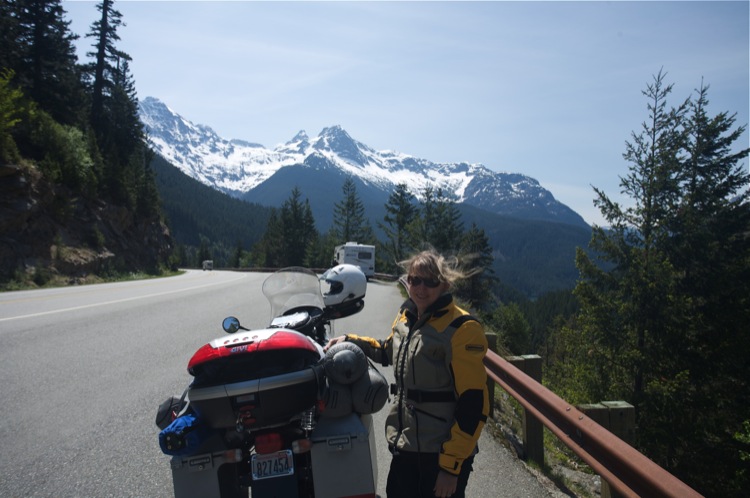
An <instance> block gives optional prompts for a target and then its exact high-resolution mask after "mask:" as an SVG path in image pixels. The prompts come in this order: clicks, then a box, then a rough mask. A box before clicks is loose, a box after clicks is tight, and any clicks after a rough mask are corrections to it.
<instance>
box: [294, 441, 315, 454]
mask: <svg viewBox="0 0 750 498" xmlns="http://www.w3.org/2000/svg"><path fill="white" fill-rule="evenodd" d="M311 449H312V441H311V440H309V439H307V438H305V439H297V440H296V441H292V453H295V454H297V455H299V454H300V453H307V452H308V451H310V450H311Z"/></svg>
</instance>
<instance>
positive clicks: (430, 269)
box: [398, 249, 482, 287]
mask: <svg viewBox="0 0 750 498" xmlns="http://www.w3.org/2000/svg"><path fill="white" fill-rule="evenodd" d="M398 265H399V266H400V267H401V268H403V270H404V271H405V272H406V273H405V274H404V276H406V275H410V274H411V275H414V274H418V275H423V276H429V277H431V278H435V279H437V280H439V281H441V282H447V283H448V284H449V285H450V286H451V287H452V286H453V285H455V283H456V282H458V281H459V280H462V279H464V278H469V277H472V276H474V275H476V274H477V273H480V272H481V271H482V270H481V268H473V269H471V270H466V269H465V268H463V267H462V262H461V260H460V259H459V258H458V257H456V256H443V255H442V254H440V253H439V252H437V251H436V250H435V249H426V250H424V251H422V252H419V253H417V254H415V255H413V256H411V257H410V258H408V259H405V260H403V261H400V262H399V263H398Z"/></svg>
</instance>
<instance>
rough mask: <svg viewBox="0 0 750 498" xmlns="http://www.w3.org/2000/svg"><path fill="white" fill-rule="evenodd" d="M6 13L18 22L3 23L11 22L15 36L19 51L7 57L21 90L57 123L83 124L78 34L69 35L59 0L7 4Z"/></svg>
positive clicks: (4, 8)
mask: <svg viewBox="0 0 750 498" xmlns="http://www.w3.org/2000/svg"><path fill="white" fill-rule="evenodd" d="M6 10H10V11H11V12H12V13H13V14H14V16H13V18H12V19H14V20H15V22H13V21H5V20H4V21H3V23H4V24H5V23H6V22H8V23H9V24H10V23H12V25H11V26H9V28H10V30H11V33H13V34H14V35H15V36H16V45H15V47H16V48H15V49H12V48H11V49H10V50H9V54H8V55H6V56H5V57H4V58H7V59H8V61H7V63H8V64H9V65H8V66H7V67H8V68H11V69H14V70H15V71H16V73H17V74H18V80H19V83H20V85H21V88H22V89H23V90H24V91H25V92H26V94H27V95H28V96H29V97H30V98H31V99H33V100H34V101H35V102H36V103H37V104H38V105H39V106H40V107H41V108H42V109H44V110H45V111H46V112H48V113H49V114H50V115H51V116H52V117H53V118H54V119H55V121H57V122H59V123H61V124H66V125H82V124H83V121H82V114H81V110H82V108H83V103H84V93H83V87H82V85H81V80H80V74H79V70H78V66H77V62H78V57H77V56H76V53H75V46H74V42H75V40H76V39H78V35H75V34H73V33H71V32H70V30H69V26H70V21H66V20H65V19H64V16H65V11H64V10H63V7H62V4H61V2H60V0H18V1H16V2H4V5H3V11H6ZM3 13H5V12H3ZM3 45H5V41H3ZM9 48H10V47H9Z"/></svg>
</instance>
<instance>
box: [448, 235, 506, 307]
mask: <svg viewBox="0 0 750 498" xmlns="http://www.w3.org/2000/svg"><path fill="white" fill-rule="evenodd" d="M460 253H461V255H462V259H465V260H467V261H469V262H470V263H471V266H472V268H473V270H476V271H475V272H474V273H473V274H471V276H469V277H468V278H467V279H465V280H463V281H461V282H460V283H459V285H458V287H457V289H456V294H457V295H458V296H459V297H460V298H461V299H464V300H466V301H468V302H469V303H471V305H472V307H474V308H476V309H478V310H485V309H487V308H488V307H489V306H490V305H492V304H494V298H493V295H492V289H493V287H494V286H495V284H496V283H497V281H498V280H497V278H496V277H495V276H494V273H495V272H494V271H493V270H492V263H493V262H494V260H495V258H494V257H493V256H492V246H490V241H489V239H488V238H487V235H486V234H485V233H484V230H483V229H481V228H479V227H478V226H477V224H476V223H472V225H471V228H470V229H469V230H468V231H467V232H465V233H464V234H463V237H462V238H461V246H460Z"/></svg>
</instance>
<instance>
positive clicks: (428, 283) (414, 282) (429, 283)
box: [406, 275, 440, 289]
mask: <svg viewBox="0 0 750 498" xmlns="http://www.w3.org/2000/svg"><path fill="white" fill-rule="evenodd" d="M406 282H407V283H408V284H409V287H417V286H419V285H422V284H424V285H425V287H429V288H430V289H434V288H435V287H437V286H438V285H440V280H432V279H431V278H422V277H412V276H411V275H409V276H408V277H406Z"/></svg>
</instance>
